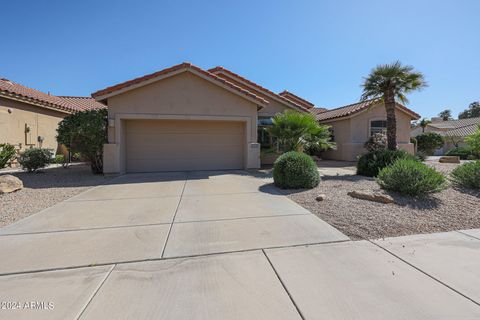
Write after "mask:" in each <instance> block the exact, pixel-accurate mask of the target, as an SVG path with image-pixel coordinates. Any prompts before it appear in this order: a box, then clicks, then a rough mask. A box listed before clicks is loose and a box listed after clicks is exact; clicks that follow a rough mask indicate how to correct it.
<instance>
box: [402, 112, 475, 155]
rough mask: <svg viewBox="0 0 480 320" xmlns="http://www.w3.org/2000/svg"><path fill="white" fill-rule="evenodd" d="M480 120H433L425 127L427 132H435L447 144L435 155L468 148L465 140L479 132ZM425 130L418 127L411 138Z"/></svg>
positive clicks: (412, 132)
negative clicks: (459, 148) (454, 149)
mask: <svg viewBox="0 0 480 320" xmlns="http://www.w3.org/2000/svg"><path fill="white" fill-rule="evenodd" d="M479 125H480V118H467V119H459V120H448V121H442V119H441V118H433V119H432V122H431V123H429V124H428V125H427V126H426V127H425V132H435V133H438V134H439V135H441V136H442V137H443V138H444V140H445V143H444V145H443V147H442V148H440V149H437V150H436V151H435V155H443V154H445V153H446V152H448V151H449V150H450V149H453V148H455V147H463V146H466V144H465V142H464V138H465V137H466V136H469V135H471V134H473V133H475V131H476V130H477V128H478V126H479ZM423 131H424V130H423V128H421V127H416V128H414V129H413V130H412V131H411V132H410V136H412V137H416V136H418V135H421V134H422V133H423Z"/></svg>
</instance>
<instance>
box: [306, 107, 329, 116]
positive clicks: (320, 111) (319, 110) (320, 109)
mask: <svg viewBox="0 0 480 320" xmlns="http://www.w3.org/2000/svg"><path fill="white" fill-rule="evenodd" d="M326 111H328V109H325V108H318V107H314V108H311V109H310V113H312V114H314V115H317V114H320V113H324V112H326Z"/></svg>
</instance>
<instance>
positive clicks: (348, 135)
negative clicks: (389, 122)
mask: <svg viewBox="0 0 480 320" xmlns="http://www.w3.org/2000/svg"><path fill="white" fill-rule="evenodd" d="M396 117H397V143H398V146H399V148H400V149H403V150H406V151H407V152H410V153H412V154H413V153H414V146H413V144H412V143H410V122H411V116H409V115H408V114H406V113H405V112H403V111H401V110H398V109H397V111H396ZM386 118H387V114H386V111H385V107H384V106H383V105H376V106H373V107H371V108H370V109H368V110H366V111H363V112H361V113H359V114H357V115H354V116H353V117H350V118H344V119H342V120H337V121H324V122H322V123H323V124H327V125H331V126H332V127H333V130H334V136H335V142H336V143H337V150H331V151H327V152H325V153H324V155H323V157H324V158H325V159H334V160H344V161H355V160H356V159H357V157H358V155H361V154H362V153H365V152H366V150H365V148H364V147H363V144H364V143H365V142H366V141H367V140H368V138H369V136H370V122H371V121H373V120H386Z"/></svg>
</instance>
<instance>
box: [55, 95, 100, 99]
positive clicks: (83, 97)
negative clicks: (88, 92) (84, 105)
mask: <svg viewBox="0 0 480 320" xmlns="http://www.w3.org/2000/svg"><path fill="white" fill-rule="evenodd" d="M56 97H59V98H79V99H93V98H92V97H89V96H56Z"/></svg>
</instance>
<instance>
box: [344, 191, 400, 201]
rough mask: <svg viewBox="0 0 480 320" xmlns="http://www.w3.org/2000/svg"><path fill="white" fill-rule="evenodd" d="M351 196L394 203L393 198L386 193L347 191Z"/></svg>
mask: <svg viewBox="0 0 480 320" xmlns="http://www.w3.org/2000/svg"><path fill="white" fill-rule="evenodd" d="M347 194H348V195H349V196H350V197H352V198H357V199H362V200H369V201H374V202H380V203H395V200H394V199H393V198H392V197H391V196H389V195H388V194H383V193H378V192H366V191H350V192H349V193H347Z"/></svg>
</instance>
